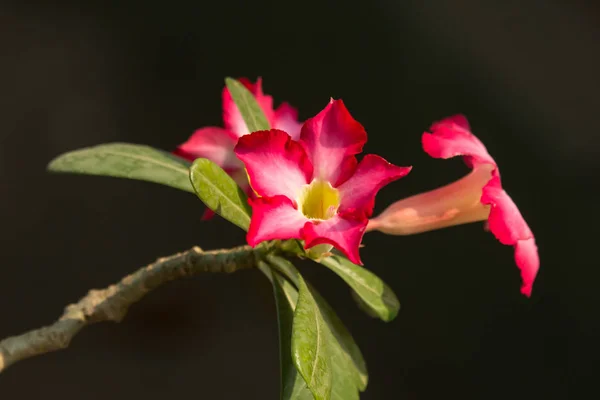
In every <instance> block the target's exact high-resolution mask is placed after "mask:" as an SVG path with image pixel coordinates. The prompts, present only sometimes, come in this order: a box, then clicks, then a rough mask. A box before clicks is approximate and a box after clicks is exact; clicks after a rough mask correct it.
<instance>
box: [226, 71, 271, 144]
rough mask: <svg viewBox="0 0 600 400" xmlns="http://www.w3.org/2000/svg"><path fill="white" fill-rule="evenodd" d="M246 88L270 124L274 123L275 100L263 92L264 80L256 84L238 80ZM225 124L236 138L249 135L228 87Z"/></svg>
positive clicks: (244, 79) (242, 79)
mask: <svg viewBox="0 0 600 400" xmlns="http://www.w3.org/2000/svg"><path fill="white" fill-rule="evenodd" d="M238 80H239V81H240V82H241V83H242V84H243V85H244V86H246V88H247V89H248V90H249V91H250V92H251V93H252V94H253V95H254V97H255V98H256V101H257V102H258V104H259V105H260V108H261V109H262V110H263V112H264V113H265V116H266V117H267V120H268V121H269V122H271V121H273V118H274V111H273V98H272V97H271V96H269V95H265V94H264V93H263V91H262V79H261V78H258V79H257V80H256V83H255V84H254V83H252V82H250V81H249V80H248V79H246V78H240V79H238ZM222 98H223V122H224V123H225V128H227V129H228V130H230V131H231V132H233V133H234V134H235V136H236V137H238V138H239V137H242V136H244V135H247V134H249V133H250V132H249V131H248V127H247V126H246V123H245V122H244V119H243V118H242V114H240V111H239V110H238V108H237V106H236V105H235V103H234V101H233V98H232V97H231V94H230V93H229V90H228V89H227V87H225V88H224V89H223V94H222Z"/></svg>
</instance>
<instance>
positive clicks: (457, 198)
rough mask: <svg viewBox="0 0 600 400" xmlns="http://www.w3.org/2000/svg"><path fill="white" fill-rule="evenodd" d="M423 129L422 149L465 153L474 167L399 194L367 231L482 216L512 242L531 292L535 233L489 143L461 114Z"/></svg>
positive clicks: (411, 229)
mask: <svg viewBox="0 0 600 400" xmlns="http://www.w3.org/2000/svg"><path fill="white" fill-rule="evenodd" d="M430 130H431V132H432V133H427V132H425V133H424V134H423V138H422V142H423V149H424V150H425V151H426V152H427V153H428V154H429V155H430V156H432V157H434V158H444V159H446V158H452V157H455V156H463V158H464V160H465V162H466V164H467V165H468V166H469V167H471V168H472V171H471V173H470V174H468V175H467V176H465V177H463V178H462V179H460V180H458V181H456V182H453V183H451V184H449V185H446V186H443V187H441V188H439V189H435V190H432V191H430V192H426V193H421V194H418V195H416V196H412V197H409V198H407V199H404V200H400V201H398V202H396V203H394V204H392V205H391V206H389V207H388V208H387V209H386V210H384V211H383V213H381V215H379V216H378V217H376V218H374V219H372V220H371V221H370V222H369V226H368V228H367V231H370V230H379V231H381V232H384V233H388V234H392V235H410V234H413V233H420V232H426V231H430V230H434V229H439V228H444V227H448V226H453V225H459V224H464V223H468V222H474V221H486V220H487V225H488V227H489V229H490V230H491V232H492V233H493V234H494V236H496V238H497V239H498V240H499V241H500V242H501V243H503V244H506V245H513V246H514V247H515V261H516V263H517V266H518V267H519V268H520V270H521V278H522V280H523V284H522V286H521V293H523V294H525V295H526V296H528V297H529V296H531V290H532V287H533V282H534V280H535V277H536V275H537V272H538V269H539V265H540V262H539V257H538V252H537V246H536V244H535V239H534V237H533V233H531V230H530V229H529V226H528V225H527V223H526V222H525V220H524V219H523V217H522V216H521V213H520V212H519V209H518V208H517V206H516V205H515V203H514V202H513V201H512V199H511V198H510V197H509V196H508V194H507V193H506V192H505V191H504V190H503V189H502V184H501V181H500V172H499V171H498V166H497V165H496V162H495V161H494V159H493V158H492V157H491V156H490V155H489V154H488V152H487V149H486V148H485V146H484V145H483V143H481V142H480V141H479V139H477V138H476V137H475V136H474V135H473V134H472V133H471V131H470V128H469V123H468V122H467V120H466V118H465V117H464V116H462V115H456V116H453V117H450V118H447V119H445V120H442V121H440V122H437V123H434V124H433V125H432V126H431V129H430Z"/></svg>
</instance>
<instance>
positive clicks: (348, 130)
mask: <svg viewBox="0 0 600 400" xmlns="http://www.w3.org/2000/svg"><path fill="white" fill-rule="evenodd" d="M300 141H301V142H303V143H304V146H305V148H306V151H307V154H308V157H309V158H310V160H311V161H312V164H313V166H314V168H315V177H317V178H319V179H322V180H324V181H328V182H330V183H331V184H332V185H333V186H334V187H335V186H338V185H339V184H341V183H343V181H342V179H343V178H347V176H345V175H343V172H344V169H345V168H347V164H348V161H347V159H348V158H353V157H354V155H355V154H358V153H360V152H361V151H362V148H363V145H364V144H365V142H366V141H367V133H366V132H365V129H364V128H363V126H362V125H361V124H359V123H358V122H357V121H356V120H355V119H354V118H352V116H351V115H350V113H349V112H348V110H347V109H346V106H345V105H344V103H343V102H342V100H333V99H332V100H331V101H330V102H329V104H328V105H327V106H326V107H325V108H324V109H323V111H321V112H320V113H319V114H317V115H316V116H315V117H313V118H310V119H308V120H307V121H306V122H305V123H304V125H303V126H302V131H301V133H300ZM350 163H352V162H351V161H350ZM340 178H342V179H340Z"/></svg>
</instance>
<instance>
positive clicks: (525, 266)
mask: <svg viewBox="0 0 600 400" xmlns="http://www.w3.org/2000/svg"><path fill="white" fill-rule="evenodd" d="M515 261H516V262H517V266H518V267H519V269H520V270H521V279H522V280H523V284H522V285H521V293H523V294H524V295H525V296H527V297H530V296H531V291H532V289H533V282H534V281H535V277H536V275H537V273H538V270H539V269H540V257H539V255H538V250H537V246H536V244H535V239H534V238H531V239H527V240H519V241H518V242H517V244H516V245H515Z"/></svg>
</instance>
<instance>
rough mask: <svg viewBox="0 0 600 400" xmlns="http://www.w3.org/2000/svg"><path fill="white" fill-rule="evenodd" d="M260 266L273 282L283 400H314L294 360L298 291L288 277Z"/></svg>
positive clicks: (262, 263)
mask: <svg viewBox="0 0 600 400" xmlns="http://www.w3.org/2000/svg"><path fill="white" fill-rule="evenodd" d="M259 268H260V269H261V271H262V272H263V273H264V274H265V275H267V277H268V278H269V280H270V281H271V283H272V284H273V293H274V295H275V304H276V306H277V320H278V322H279V347H280V353H279V354H280V356H279V357H280V362H281V400H314V397H313V395H312V393H311V392H310V390H309V389H308V386H306V382H304V379H303V378H302V375H300V374H299V373H298V370H296V367H295V366H294V363H293V361H292V324H293V319H294V310H295V309H296V303H297V301H298V291H297V290H296V288H295V287H294V285H292V284H291V283H290V282H289V281H288V280H287V279H285V278H283V277H282V276H281V275H280V274H279V273H277V272H274V271H272V270H271V269H270V268H269V266H268V265H267V264H265V263H264V262H260V261H259Z"/></svg>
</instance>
